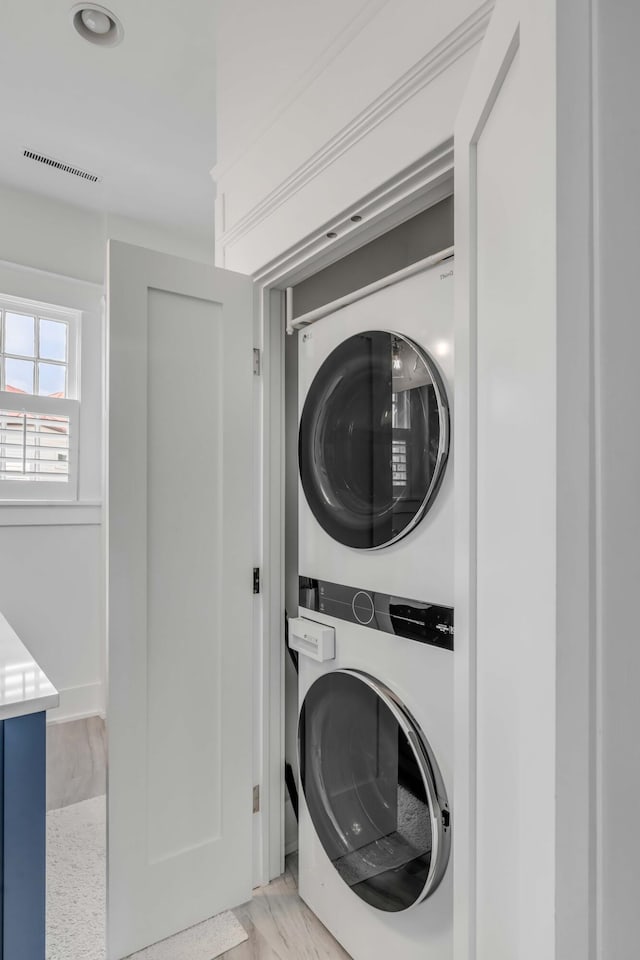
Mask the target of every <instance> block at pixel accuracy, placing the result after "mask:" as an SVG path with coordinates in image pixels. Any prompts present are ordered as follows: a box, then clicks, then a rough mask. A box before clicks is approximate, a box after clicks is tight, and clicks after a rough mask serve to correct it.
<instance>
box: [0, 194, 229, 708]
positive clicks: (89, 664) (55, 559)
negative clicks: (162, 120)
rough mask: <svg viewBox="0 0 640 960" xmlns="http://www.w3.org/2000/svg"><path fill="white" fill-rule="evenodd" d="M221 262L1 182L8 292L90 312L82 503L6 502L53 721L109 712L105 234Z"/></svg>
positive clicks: (1, 569)
mask: <svg viewBox="0 0 640 960" xmlns="http://www.w3.org/2000/svg"><path fill="white" fill-rule="evenodd" d="M109 236H111V237H115V238H116V239H121V240H125V241H127V242H129V243H136V244H139V245H143V246H151V247H154V248H155V249H158V250H162V251H164V252H167V253H173V254H175V255H177V256H184V257H187V258H189V259H195V260H200V261H203V262H213V247H212V243H211V245H210V244H209V242H208V241H206V240H203V238H202V237H199V236H190V235H188V234H180V233H179V232H177V231H175V230H173V229H171V230H165V229H163V228H162V227H161V226H158V225H156V224H149V223H140V222H137V221H134V220H129V219H127V218H125V217H120V216H118V217H115V216H107V215H102V214H98V213H95V212H92V211H86V210H82V209H80V208H78V207H73V206H71V205H68V204H64V203H60V202H58V201H54V200H50V199H47V198H45V197H41V196H37V195H35V194H30V193H25V192H23V191H17V190H12V189H9V188H7V187H4V186H1V185H0V292H2V293H6V294H10V295H12V296H24V297H28V298H31V299H35V300H42V301H45V302H48V303H55V304H60V305H64V306H70V307H74V308H76V309H79V310H82V357H81V369H82V398H81V447H82V449H81V460H80V488H79V503H78V504H74V505H65V506H49V507H45V506H33V505H31V506H28V507H27V506H21V505H20V506H7V505H1V504H0V609H1V610H2V612H3V613H4V614H5V616H6V617H7V619H8V620H9V622H10V623H11V624H12V626H13V627H14V628H15V629H16V631H17V632H18V634H19V635H20V637H21V638H22V640H23V641H24V642H25V643H26V645H27V646H28V647H29V649H30V650H31V652H32V653H33V655H34V656H35V657H36V659H37V660H38V661H39V663H40V664H41V665H42V667H43V669H44V670H45V671H46V673H47V674H48V675H49V677H50V678H51V680H52V682H53V683H54V684H55V685H56V687H58V689H59V690H60V693H61V699H60V707H59V708H58V709H57V710H55V711H52V712H51V714H50V718H51V719H66V718H69V717H72V716H80V715H91V714H94V713H99V712H102V711H103V709H104V690H103V677H104V661H105V656H104V576H103V568H102V563H103V546H102V542H103V541H102V537H103V531H102V495H103V491H102V475H103V463H102V446H103V379H104V378H103V367H104V329H103V317H102V297H103V279H104V267H105V262H106V239H107V237H109Z"/></svg>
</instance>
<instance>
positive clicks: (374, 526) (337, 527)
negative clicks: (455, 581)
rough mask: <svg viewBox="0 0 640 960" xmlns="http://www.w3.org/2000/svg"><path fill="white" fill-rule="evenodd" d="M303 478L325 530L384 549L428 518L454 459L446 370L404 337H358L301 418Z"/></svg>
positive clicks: (324, 374) (320, 380) (325, 374)
mask: <svg viewBox="0 0 640 960" xmlns="http://www.w3.org/2000/svg"><path fill="white" fill-rule="evenodd" d="M298 453H299V465H300V477H301V480H302V487H303V490H304V493H305V496H306V498H307V502H308V503H309V506H310V508H311V510H312V512H313V514H314V516H315V517H316V519H317V521H318V523H320V525H321V526H322V528H323V529H324V530H325V531H326V532H327V533H328V534H329V536H330V537H332V538H333V539H334V540H337V541H338V542H339V543H343V544H345V545H346V546H349V547H356V548H359V549H362V550H374V549H377V548H379V547H384V546H388V545H389V544H391V543H395V541H397V540H399V539H401V537H403V536H405V535H406V534H407V533H409V531H410V530H412V529H413V528H414V527H415V526H416V524H417V523H419V522H420V520H421V519H422V518H423V517H424V515H425V514H426V512H427V511H428V509H429V507H430V506H431V504H432V503H433V501H434V498H435V496H436V494H437V492H438V489H439V487H440V483H441V482H442V478H443V476H444V470H445V466H446V462H447V457H448V454H449V408H448V404H447V395H446V390H445V387H444V384H443V382H442V378H441V376H440V373H439V372H438V369H437V367H436V365H435V363H434V361H433V360H432V358H431V357H430V356H429V354H428V353H426V352H425V351H424V350H422V349H421V348H420V347H419V346H418V345H417V344H415V343H413V341H411V340H409V339H407V338H406V337H403V336H401V335H400V334H398V333H390V332H388V331H383V330H369V331H367V332H365V333H359V334H357V335H356V336H353V337H349V339H348V340H345V341H344V342H343V343H341V344H340V346H339V347H337V348H336V349H335V350H334V351H333V352H332V353H331V354H330V355H329V356H328V357H327V359H326V360H325V361H324V363H323V364H322V366H321V367H320V369H319V371H318V373H317V374H316V376H315V379H314V380H313V383H312V384H311V387H310V389H309V392H308V394H307V398H306V400H305V404H304V408H303V410H302V416H301V419H300V433H299V443H298Z"/></svg>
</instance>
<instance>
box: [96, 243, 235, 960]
mask: <svg viewBox="0 0 640 960" xmlns="http://www.w3.org/2000/svg"><path fill="white" fill-rule="evenodd" d="M252 303H253V290H252V284H251V281H250V280H249V278H248V277H245V276H242V275H240V274H235V273H231V272H229V271H225V270H217V269H214V268H212V267H208V266H206V265H203V264H196V263H191V262H189V261H187V260H180V259H178V258H175V257H169V256H165V255H164V254H160V253H156V252H154V251H150V250H145V249H143V248H141V247H135V246H130V245H128V244H124V243H120V242H115V241H111V242H110V244H109V264H108V309H109V357H110V360H109V363H110V369H109V453H108V463H109V469H108V482H109V491H108V590H109V597H108V616H109V650H108V667H109V693H108V729H109V788H108V816H109V827H108V920H107V949H108V957H109V960H120V958H121V957H124V956H127V955H128V954H130V953H132V952H133V951H136V950H139V949H140V948H142V947H145V946H147V945H149V944H151V943H155V942H156V941H158V940H161V939H163V938H165V937H167V936H170V935H171V934H174V933H176V932H177V931H179V930H182V929H184V928H186V927H189V926H191V925H192V924H195V923H198V922H200V921H202V920H204V919H206V918H207V917H211V916H213V915H214V914H216V913H219V912H220V911H221V910H224V909H226V908H228V907H232V906H235V905H237V904H239V903H241V902H242V901H245V900H247V899H249V898H250V896H251V861H252V850H251V836H252V824H251V817H252V797H251V793H252V783H251V781H252V776H251V757H252V664H251V635H252V575H251V574H252V569H251V564H252V432H251V414H252V325H253V324H252Z"/></svg>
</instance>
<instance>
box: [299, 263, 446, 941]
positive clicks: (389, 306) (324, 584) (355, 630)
mask: <svg viewBox="0 0 640 960" xmlns="http://www.w3.org/2000/svg"><path fill="white" fill-rule="evenodd" d="M452 277H453V270H452V261H451V260H449V261H446V262H444V263H439V264H437V265H434V266H431V267H430V268H428V269H425V270H422V271H421V272H417V273H415V274H414V275H412V276H410V277H408V278H406V279H403V280H401V281H399V282H397V283H393V284H391V285H389V286H386V287H384V288H383V289H380V290H378V291H377V292H375V293H373V294H370V295H369V296H366V297H363V298H362V299H359V300H356V301H355V302H352V303H350V304H349V305H348V306H346V307H344V308H342V309H340V310H336V312H334V313H331V314H329V315H327V316H325V317H323V318H322V319H321V320H319V321H317V322H316V323H314V324H313V325H311V326H309V327H308V328H306V329H304V328H303V330H302V331H301V332H300V333H299V368H298V369H299V413H300V420H299V468H300V481H301V495H300V498H299V504H300V506H299V574H300V577H299V587H300V615H299V617H298V618H297V619H295V620H293V621H291V623H290V628H289V637H290V645H291V646H293V647H295V648H296V649H297V650H298V651H299V652H300V653H301V654H306V656H300V658H299V704H300V707H299V723H298V749H299V763H300V783H301V788H302V795H303V802H302V803H301V805H300V829H299V871H300V874H299V889H300V895H301V896H302V898H303V899H304V900H305V901H306V902H307V904H308V905H309V906H310V907H311V909H312V910H313V911H314V913H315V914H316V915H317V916H318V917H319V918H320V920H321V921H322V922H323V923H324V924H325V926H326V927H327V928H328V929H329V930H330V931H331V933H332V934H333V935H334V936H335V938H336V939H337V940H338V941H339V942H340V943H341V944H342V945H343V946H344V948H345V949H346V950H347V951H348V952H349V953H350V954H351V955H352V957H353V958H354V960H388V958H393V960H449V958H450V957H451V955H452V920H453V903H452V867H451V863H450V849H451V834H452V823H451V813H450V810H451V790H452V773H453V654H452V651H453V576H454V572H453V482H452V465H451V462H450V458H449V448H450V397H451V393H452V383H453V279H452Z"/></svg>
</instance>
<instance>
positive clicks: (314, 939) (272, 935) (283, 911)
mask: <svg viewBox="0 0 640 960" xmlns="http://www.w3.org/2000/svg"><path fill="white" fill-rule="evenodd" d="M234 913H235V915H236V916H237V918H238V920H239V921H240V923H241V924H242V926H243V927H244V928H245V930H246V931H247V933H248V934H249V939H248V940H247V941H246V942H245V943H241V944H240V946H238V947H234V948H233V950H228V951H227V953H224V954H223V955H222V957H221V958H220V960H350V957H349V954H348V953H346V951H345V950H343V949H342V947H341V946H340V944H339V943H337V942H336V941H335V940H334V939H333V937H332V936H331V934H330V933H329V931H328V930H327V929H326V927H324V926H323V925H322V924H321V923H320V921H319V920H318V918H317V917H316V916H315V914H313V913H312V912H311V910H309V908H308V907H307V905H306V904H305V903H303V902H302V900H301V899H300V897H299V896H298V888H297V857H296V856H295V855H293V856H291V857H287V868H286V870H285V872H284V873H283V875H282V876H281V877H278V878H277V879H276V880H273V881H272V882H271V883H270V884H269V885H268V886H267V887H260V888H259V889H257V890H255V891H254V896H253V900H251V901H250V902H249V903H245V904H244V905H243V906H242V907H238V909H237V910H234Z"/></svg>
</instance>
